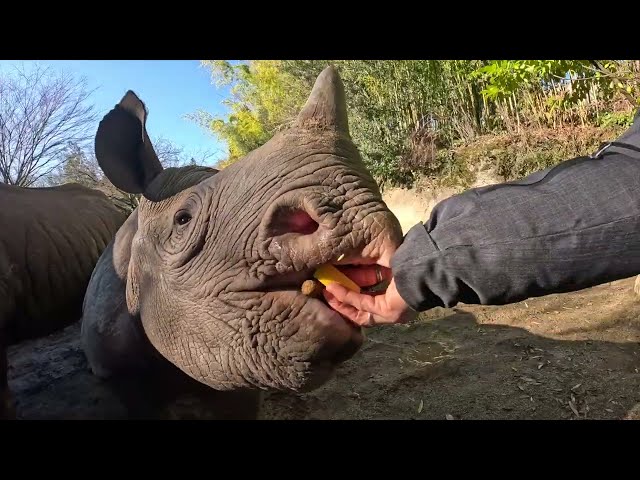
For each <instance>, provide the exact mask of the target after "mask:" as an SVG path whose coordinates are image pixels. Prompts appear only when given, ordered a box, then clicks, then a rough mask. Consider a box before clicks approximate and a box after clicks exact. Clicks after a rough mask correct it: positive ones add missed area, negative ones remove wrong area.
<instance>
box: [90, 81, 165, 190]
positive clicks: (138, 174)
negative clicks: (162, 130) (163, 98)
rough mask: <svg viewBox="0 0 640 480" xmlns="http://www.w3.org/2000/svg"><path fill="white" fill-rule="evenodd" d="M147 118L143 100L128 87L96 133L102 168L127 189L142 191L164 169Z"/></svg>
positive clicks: (120, 186)
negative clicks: (151, 139) (149, 132)
mask: <svg viewBox="0 0 640 480" xmlns="http://www.w3.org/2000/svg"><path fill="white" fill-rule="evenodd" d="M146 122H147V109H146V107H145V105H144V103H142V101H141V100H140V99H139V98H138V96H137V95H136V94H135V93H133V92H132V91H131V90H129V91H128V92H127V93H126V94H125V96H124V97H122V100H120V103H118V105H116V106H115V108H114V109H113V110H111V111H110V112H109V113H107V114H106V115H105V116H104V118H103V119H102V121H101V122H100V125H99V126H98V131H97V133H96V139H95V152H96V158H97V160H98V164H99V165H100V168H101V169H102V171H103V172H104V174H105V175H106V176H107V178H108V179H109V180H110V181H111V183H113V184H114V185H115V186H116V187H117V188H119V189H120V190H124V191H125V192H128V193H143V192H144V191H145V189H146V188H147V186H148V185H149V183H151V182H152V181H153V179H154V178H155V177H156V176H157V175H158V174H159V173H160V172H162V169H163V168H162V165H161V164H160V160H158V156H157V155H156V152H155V150H154V149H153V145H151V141H150V140H149V136H148V135H147V129H146Z"/></svg>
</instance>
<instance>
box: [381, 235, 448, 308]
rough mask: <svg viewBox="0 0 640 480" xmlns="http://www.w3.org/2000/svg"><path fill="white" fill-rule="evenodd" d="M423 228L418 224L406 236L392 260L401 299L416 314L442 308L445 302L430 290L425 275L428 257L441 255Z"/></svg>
mask: <svg viewBox="0 0 640 480" xmlns="http://www.w3.org/2000/svg"><path fill="white" fill-rule="evenodd" d="M439 251H440V250H439V248H438V246H437V245H436V244H435V242H434V241H433V239H432V238H431V236H430V235H429V233H428V232H427V228H426V226H425V225H424V224H422V223H419V224H417V225H414V226H413V227H411V229H410V230H409V231H408V232H407V234H406V235H405V237H404V240H403V242H402V245H400V247H399V248H398V250H397V251H396V253H395V254H394V256H393V258H392V259H391V270H392V272H393V278H394V280H395V282H396V288H397V290H398V293H399V294H400V296H401V297H402V299H403V300H404V301H405V302H406V303H407V305H409V307H411V308H412V309H413V310H415V311H417V312H421V311H425V310H428V309H430V308H433V307H437V306H443V303H442V300H441V299H440V298H439V297H437V296H436V295H434V293H433V292H432V291H431V290H429V288H427V282H426V281H425V278H424V277H425V275H426V274H427V271H426V270H427V266H426V265H427V263H428V260H429V257H432V256H433V254H435V253H437V252H439Z"/></svg>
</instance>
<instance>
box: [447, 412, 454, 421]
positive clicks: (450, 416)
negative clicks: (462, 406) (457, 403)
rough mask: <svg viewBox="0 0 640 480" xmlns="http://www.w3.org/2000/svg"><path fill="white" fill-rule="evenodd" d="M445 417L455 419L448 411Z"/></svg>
mask: <svg viewBox="0 0 640 480" xmlns="http://www.w3.org/2000/svg"><path fill="white" fill-rule="evenodd" d="M445 418H446V419H447V420H455V418H454V417H453V415H451V414H450V413H447V414H446V415H445Z"/></svg>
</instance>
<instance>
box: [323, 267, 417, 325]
mask: <svg viewBox="0 0 640 480" xmlns="http://www.w3.org/2000/svg"><path fill="white" fill-rule="evenodd" d="M376 267H378V266H376ZM378 269H379V270H378V273H376V270H375V268H374V267H373V266H372V267H371V268H370V269H363V268H359V269H357V270H354V271H353V272H349V271H348V270H346V271H344V273H345V275H347V276H348V277H349V278H351V279H352V280H353V281H354V282H356V283H357V284H358V285H360V286H367V285H374V284H375V283H376V281H375V279H376V278H377V277H379V276H382V278H384V279H385V280H391V283H390V284H389V286H388V287H387V289H386V291H384V292H376V293H357V292H354V291H352V290H349V289H347V288H345V287H343V286H342V285H340V284H339V283H337V282H333V283H330V284H329V285H327V286H326V288H325V289H324V290H323V295H324V298H325V299H326V301H327V303H328V304H329V306H330V307H331V308H333V309H334V310H335V311H337V312H338V313H340V314H341V315H342V316H343V317H345V318H347V319H348V320H350V321H352V322H354V323H356V324H358V325H360V326H364V327H373V326H376V325H383V324H393V323H406V322H408V321H409V320H411V319H412V318H414V317H415V316H416V314H417V312H415V311H414V310H412V309H411V308H410V307H409V305H407V303H406V302H405V301H404V300H403V299H402V297H401V296H400V294H399V293H398V290H397V288H396V283H395V280H394V279H393V277H392V273H391V270H390V269H388V268H384V267H381V268H380V267H378Z"/></svg>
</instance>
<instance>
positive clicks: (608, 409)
mask: <svg viewBox="0 0 640 480" xmlns="http://www.w3.org/2000/svg"><path fill="white" fill-rule="evenodd" d="M605 410H606V411H607V412H609V413H613V410H611V409H610V408H605Z"/></svg>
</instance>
